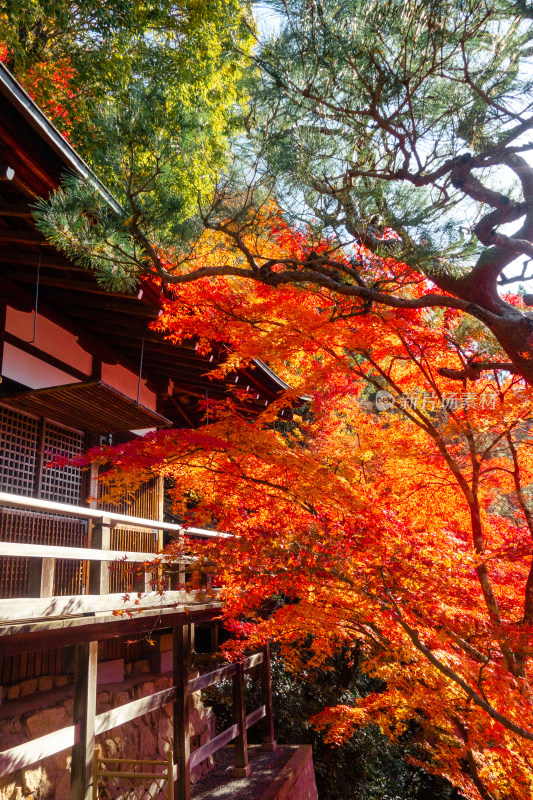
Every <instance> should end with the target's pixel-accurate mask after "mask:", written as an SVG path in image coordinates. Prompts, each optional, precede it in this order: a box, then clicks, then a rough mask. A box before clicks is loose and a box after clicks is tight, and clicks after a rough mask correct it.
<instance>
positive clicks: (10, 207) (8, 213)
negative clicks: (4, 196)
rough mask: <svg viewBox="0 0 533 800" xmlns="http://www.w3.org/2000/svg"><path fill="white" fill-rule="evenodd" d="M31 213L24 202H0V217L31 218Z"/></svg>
mask: <svg viewBox="0 0 533 800" xmlns="http://www.w3.org/2000/svg"><path fill="white" fill-rule="evenodd" d="M32 216H33V214H32V213H31V211H30V208H29V206H27V205H26V204H25V203H0V217H23V218H27V219H31V218H32Z"/></svg>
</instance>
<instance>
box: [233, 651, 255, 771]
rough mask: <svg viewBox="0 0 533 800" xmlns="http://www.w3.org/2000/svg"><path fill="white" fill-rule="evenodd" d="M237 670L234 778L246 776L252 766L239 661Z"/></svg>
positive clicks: (242, 671) (234, 678)
mask: <svg viewBox="0 0 533 800" xmlns="http://www.w3.org/2000/svg"><path fill="white" fill-rule="evenodd" d="M236 666H237V672H236V673H235V675H234V676H233V719H234V720H235V722H236V723H237V725H238V726H239V735H238V736H237V738H236V739H235V766H234V767H233V775H234V776H235V777H236V778H247V777H248V775H249V774H250V772H251V770H252V768H251V766H250V764H249V763H248V736H247V733H246V706H245V702H244V664H243V663H242V662H239V663H238V664H237V665H236Z"/></svg>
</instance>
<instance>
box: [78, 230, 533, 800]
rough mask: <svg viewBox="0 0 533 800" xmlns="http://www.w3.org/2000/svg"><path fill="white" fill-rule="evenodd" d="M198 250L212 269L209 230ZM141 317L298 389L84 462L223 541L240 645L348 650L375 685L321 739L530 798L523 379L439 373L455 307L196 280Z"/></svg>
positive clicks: (285, 234)
mask: <svg viewBox="0 0 533 800" xmlns="http://www.w3.org/2000/svg"><path fill="white" fill-rule="evenodd" d="M255 235H256V236H260V237H262V239H263V241H262V246H263V248H264V247H265V246H266V245H265V241H268V247H270V248H271V250H272V253H273V256H276V257H279V254H280V253H284V254H285V257H287V258H289V257H290V255H291V253H297V254H298V258H300V259H301V258H302V257H305V258H313V254H314V253H317V252H320V248H321V247H326V246H328V243H326V242H320V241H313V237H312V234H311V233H310V232H309V231H306V230H302V231H294V230H291V229H289V228H288V227H287V226H286V225H284V223H283V221H282V220H279V219H278V220H277V222H276V223H274V222H273V217H272V216H271V217H270V218H269V220H268V224H266V223H265V226H264V228H263V229H262V230H260V231H258V232H256V234H255ZM390 235H391V236H393V235H394V234H393V233H392V232H390ZM252 244H253V242H252ZM350 255H352V254H351V253H349V254H347V255H346V258H348V257H349V256H350ZM357 256H358V260H359V262H360V263H363V264H364V263H365V262H366V263H367V264H368V270H369V273H370V271H371V272H372V274H373V275H376V271H378V275H379V281H380V282H381V285H382V286H386V285H387V284H390V283H395V284H401V285H402V286H403V288H404V291H405V292H406V293H408V294H409V295H410V296H412V297H419V296H422V295H424V294H425V293H429V292H431V291H432V287H431V285H430V283H429V282H428V281H427V280H423V279H421V277H420V275H419V274H415V273H413V272H412V271H411V270H410V269H409V267H407V266H406V265H405V264H401V263H398V262H395V261H394V260H393V259H382V260H380V261H379V263H378V261H377V256H375V255H373V254H371V253H370V252H367V251H365V250H364V248H362V247H361V246H359V251H358V253H357ZM338 257H341V256H339V255H337V258H338ZM194 258H195V259H196V260H197V262H198V263H200V262H202V263H206V264H208V263H212V262H213V261H214V260H216V258H217V234H216V233H213V232H206V233H205V234H204V235H203V237H202V239H201V240H200V241H199V243H198V247H197V249H196V251H195V255H194ZM168 259H169V262H171V261H172V254H169V256H168ZM516 302H519V300H517V301H516ZM157 326H158V328H159V329H160V330H162V331H163V332H164V333H165V334H166V335H168V336H170V337H171V338H172V339H173V340H175V341H181V340H182V339H184V338H188V337H196V339H197V341H198V343H199V346H200V347H201V348H203V350H204V351H208V350H209V349H210V348H213V347H215V348H220V345H221V343H224V345H228V346H229V347H230V350H231V356H229V357H228V359H227V361H226V362H225V363H224V364H223V365H222V366H221V367H220V369H219V372H220V373H222V374H226V373H228V372H231V371H232V370H234V369H235V366H236V364H237V362H239V363H241V364H242V363H245V364H249V365H250V364H252V361H253V359H255V358H262V359H264V360H265V361H267V362H268V363H269V365H270V366H271V367H272V368H273V369H274V370H276V371H277V372H278V373H279V374H280V375H281V376H282V377H283V378H284V379H286V380H287V381H288V382H289V383H290V384H291V386H293V387H294V390H293V391H292V392H287V393H286V395H285V396H283V397H280V399H279V400H278V401H276V402H274V403H272V404H271V405H270V406H269V407H268V408H265V410H264V412H262V413H261V414H260V415H259V416H257V415H256V416H253V415H251V414H249V415H247V414H246V413H244V414H243V413H242V411H241V410H239V409H240V408H242V404H243V403H244V404H245V401H246V397H245V396H243V395H242V392H241V394H240V395H238V396H237V398H235V397H234V396H230V395H229V394H228V398H227V400H226V401H224V402H222V403H218V404H215V403H209V423H208V424H206V425H205V426H204V427H203V428H202V429H201V430H199V431H192V430H170V431H162V432H159V433H154V434H150V435H148V436H145V437H143V438H140V439H138V440H136V441H135V442H133V443H130V444H127V445H122V446H120V447H116V448H113V449H109V448H108V449H105V450H104V451H101V450H97V451H93V452H92V453H91V454H89V455H88V456H87V457H86V458H88V459H90V460H94V459H97V460H100V461H102V462H104V461H108V460H109V459H111V461H112V463H113V467H112V470H111V472H110V473H108V475H107V480H111V483H112V485H113V486H114V490H115V491H119V492H122V491H124V489H125V488H126V489H131V488H132V487H133V486H134V485H136V483H137V482H139V481H142V480H144V479H146V477H148V476H150V475H152V474H153V472H154V471H155V472H158V473H159V474H162V475H164V476H165V477H167V478H169V479H171V482H172V487H173V488H172V493H173V498H174V503H175V511H176V513H178V514H180V515H181V516H182V518H183V519H185V520H186V521H187V522H188V524H196V525H199V524H203V525H208V526H211V527H212V526H214V525H216V526H217V527H218V529H219V530H223V531H228V532H231V533H233V534H234V538H227V539H221V540H219V541H216V542H215V543H213V542H211V543H209V542H208V543H207V544H206V545H205V546H204V547H205V549H204V550H201V551H199V557H200V559H204V560H205V563H207V562H212V561H213V559H214V560H215V561H216V563H217V572H218V577H219V578H220V580H221V581H222V583H223V585H224V590H223V596H224V601H225V614H226V616H227V618H228V620H232V621H233V627H234V630H236V631H239V630H240V631H241V633H242V634H243V636H244V635H245V636H246V638H245V640H243V641H246V642H247V643H248V644H256V643H257V642H258V641H261V640H263V639H264V638H265V637H270V638H272V639H276V640H278V641H279V642H280V643H281V645H282V646H283V647H284V648H285V651H284V652H285V656H286V658H287V659H288V660H289V661H290V662H291V663H292V666H293V668H294V669H296V670H297V669H298V668H299V666H300V665H299V661H298V658H299V657H298V645H299V644H301V643H303V642H305V643H306V646H308V645H309V644H310V645H311V648H312V651H313V661H312V663H311V665H310V667H311V668H312V666H313V664H315V665H316V666H320V667H323V666H324V665H326V663H327V659H328V657H329V656H330V655H331V654H333V653H334V652H335V651H337V650H338V649H339V648H347V652H350V648H352V647H354V646H355V645H356V644H357V646H358V647H359V648H361V649H362V650H363V652H364V654H365V658H366V660H365V668H366V669H367V670H368V671H369V672H370V673H371V674H372V675H374V676H376V677H379V678H381V679H382V681H383V686H384V687H385V688H384V691H382V692H379V693H375V694H371V695H369V696H367V697H364V698H362V699H361V700H360V702H359V703H358V704H357V706H355V707H344V706H343V707H336V708H329V709H325V710H324V711H323V712H322V713H321V714H320V715H318V717H317V718H316V719H315V720H314V722H315V724H316V725H318V726H321V727H323V728H324V730H325V731H326V732H327V736H328V737H329V739H330V740H331V741H332V742H342V740H343V739H344V738H345V737H346V736H347V735H349V732H350V731H351V730H352V729H353V727H354V726H357V725H364V724H366V723H369V722H373V723H376V724H377V725H378V726H379V727H380V728H381V730H382V731H383V732H385V733H386V734H387V735H389V736H390V737H391V738H393V739H395V738H396V739H397V738H398V737H399V736H400V735H401V734H402V732H403V731H405V729H406V727H407V726H411V728H413V726H414V728H415V729H416V731H417V734H416V736H417V742H418V745H417V746H418V749H417V756H416V763H418V764H420V765H421V766H423V768H424V769H426V770H428V771H430V772H435V773H439V774H441V775H443V776H445V777H447V778H448V779H449V780H450V781H451V782H452V783H453V784H454V785H455V786H457V787H458V788H459V789H460V791H461V792H462V794H463V795H464V796H465V797H466V798H472V800H474V798H476V799H477V798H480V797H481V798H489V797H492V798H497V799H498V800H503V798H508V799H509V800H510V799H511V798H513V799H516V800H518V798H525V797H529V796H531V794H532V792H533V778H532V772H531V742H532V741H533V707H532V703H531V680H532V677H533V674H532V666H531V656H532V655H533V572H532V569H531V564H532V556H533V541H532V537H533V519H532V513H531V511H530V508H531V486H532V479H533V475H532V471H533V460H532V455H533V454H532V447H531V440H530V437H529V430H530V427H531V424H532V422H531V418H530V408H531V401H532V397H533V390H532V389H531V387H529V386H527V385H526V383H525V382H524V381H523V380H522V379H519V378H517V377H516V376H510V375H509V374H508V373H506V372H505V371H502V370H496V371H492V372H484V373H483V374H482V375H481V376H480V375H479V374H477V375H476V374H475V373H474V374H473V375H472V380H467V379H466V378H462V379H461V380H457V379H456V378H455V377H454V375H456V374H457V373H460V372H461V371H462V370H463V369H464V367H465V365H466V364H468V363H475V362H476V360H477V359H486V358H487V357H490V353H491V343H490V341H487V335H486V332H485V331H484V330H483V329H482V328H481V326H480V325H479V326H478V325H477V323H476V322H472V320H470V321H466V320H465V317H464V316H463V315H462V313H461V312H459V311H454V310H450V309H448V310H443V309H423V310H419V309H413V310H406V309H392V308H389V309H387V308H376V307H372V306H371V305H370V304H365V303H362V302H361V301H354V300H353V299H350V298H346V299H343V298H342V297H339V296H338V295H335V296H333V295H332V294H330V293H329V292H328V290H327V289H320V288H317V287H315V288H314V289H313V290H309V291H304V290H302V289H301V288H299V287H297V286H292V285H284V286H280V287H275V286H266V285H263V284H254V285H253V286H252V285H246V284H245V283H244V282H242V281H241V282H237V281H235V280H234V279H233V278H231V277H225V278H220V279H218V280H217V281H213V280H212V279H206V280H204V281H202V280H200V281H197V282H194V283H191V284H189V285H185V286H180V287H178V288H176V289H175V290H173V296H172V298H171V299H168V300H167V301H165V306H164V314H163V316H162V317H161V318H160V319H159V320H158V323H157ZM376 392H381V393H383V392H388V394H378V395H377V397H376ZM283 408H284V409H286V415H285V417H282V416H280V411H281V409H283ZM288 416H290V421H287V418H288ZM243 623H245V624H244V625H243ZM241 625H243V627H242V628H241V627H239V626H241ZM237 646H238V645H237ZM308 668H309V665H308Z"/></svg>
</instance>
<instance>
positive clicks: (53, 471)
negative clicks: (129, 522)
mask: <svg viewBox="0 0 533 800" xmlns="http://www.w3.org/2000/svg"><path fill="white" fill-rule="evenodd" d="M83 448H84V436H83V434H82V433H80V432H79V431H74V430H71V429H69V428H64V427H62V426H60V425H57V424H55V423H52V422H50V421H48V420H39V419H37V418H35V417H32V416H30V415H28V414H23V413H20V412H18V411H16V410H14V409H12V408H8V407H7V406H2V405H0V491H4V492H10V493H12V494H20V495H26V496H34V497H35V496H36V497H41V498H42V499H44V500H53V501H56V502H62V503H69V504H73V505H80V504H83V502H84V499H85V498H84V497H83V495H82V492H83V490H82V476H81V471H80V470H79V469H78V468H76V467H72V466H66V467H61V468H54V467H52V468H50V467H48V468H45V465H46V464H47V462H49V461H51V460H53V457H54V455H58V454H59V455H63V456H75V455H77V454H78V453H80V452H81V451H82V450H83ZM161 492H162V487H161V485H160V484H159V483H158V481H157V480H153V481H149V482H147V483H146V484H144V485H143V486H142V487H141V488H140V489H138V490H137V491H136V492H135V493H133V494H132V496H131V497H129V498H126V499H124V501H122V502H116V503H113V504H112V505H108V506H107V509H106V510H109V511H117V512H119V513H123V514H128V515H130V516H138V517H145V518H148V519H159V518H160V513H161V507H162V504H161V499H162V498H161ZM104 507H105V506H104ZM89 535H90V534H89V531H88V527H87V523H86V521H83V520H79V519H75V518H69V517H61V516H58V515H55V514H43V513H37V512H28V511H19V510H16V509H8V508H2V507H0V539H2V540H3V541H9V542H26V543H31V544H50V545H65V546H68V545H71V546H76V547H83V546H87V545H88V543H89ZM158 547H159V541H158V534H157V533H155V532H152V531H149V530H148V531H147V530H146V529H136V530H133V529H131V528H130V529H123V528H114V529H113V532H112V539H111V548H112V549H114V550H124V551H128V550H129V551H142V552H145V553H153V552H156V551H157V550H158ZM86 568H87V564H85V565H84V564H83V563H81V564H80V562H79V561H77V562H75V561H72V562H70V561H66V560H63V559H61V560H58V561H57V562H56V569H55V575H54V594H56V595H71V594H83V593H84V591H85V586H86ZM28 577H29V559H27V558H0V597H24V596H27V591H28ZM134 580H135V576H133V575H132V574H131V571H130V570H129V569H128V568H127V567H123V566H118V567H117V568H116V569H115V570H113V572H112V573H111V591H112V592H123V591H127V590H128V589H130V588H135V589H138V588H139V586H135V585H133V586H132V582H134ZM104 650H105V652H102V653H101V658H103V659H106V658H125V659H126V661H135V660H137V659H138V658H141V657H142V654H143V646H142V642H136V641H133V642H132V641H131V637H130V639H128V641H127V642H126V639H125V638H124V637H120V638H117V639H110V640H108V641H107V642H106V643H105V648H104ZM59 671H61V655H60V653H59V651H55V650H50V651H49V652H48V651H47V652H46V653H39V654H28V656H18V657H16V658H15V659H13V658H11V657H8V658H2V657H1V655H0V681H1V682H3V683H12V682H15V681H18V680H22V679H24V678H32V677H38V676H40V675H46V674H53V673H56V672H59Z"/></svg>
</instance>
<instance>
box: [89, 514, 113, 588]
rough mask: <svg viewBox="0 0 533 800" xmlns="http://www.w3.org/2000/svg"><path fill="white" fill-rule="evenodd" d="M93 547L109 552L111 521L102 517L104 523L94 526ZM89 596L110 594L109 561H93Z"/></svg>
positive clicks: (92, 534)
mask: <svg viewBox="0 0 533 800" xmlns="http://www.w3.org/2000/svg"><path fill="white" fill-rule="evenodd" d="M91 547H93V548H94V549H96V550H98V549H100V550H109V549H110V547H111V520H110V518H109V517H102V521H101V522H98V523H97V524H95V525H93V529H92V533H91ZM89 594H109V561H91V564H90V567H89Z"/></svg>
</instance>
